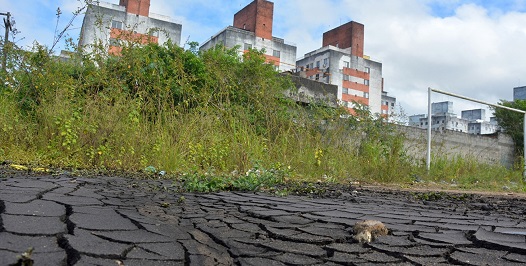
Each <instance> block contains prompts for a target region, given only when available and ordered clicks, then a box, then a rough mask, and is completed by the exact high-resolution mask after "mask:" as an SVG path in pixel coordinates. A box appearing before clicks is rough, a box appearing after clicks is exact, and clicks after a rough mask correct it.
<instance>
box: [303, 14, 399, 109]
mask: <svg viewBox="0 0 526 266" xmlns="http://www.w3.org/2000/svg"><path fill="white" fill-rule="evenodd" d="M296 71H297V72H299V73H300V75H301V76H305V77H307V78H310V79H313V80H316V81H320V82H324V83H328V84H334V85H337V86H338V100H339V101H340V104H342V105H343V106H345V107H347V108H348V109H349V111H350V112H351V113H352V110H353V108H354V102H357V103H360V104H364V105H367V106H368V107H369V109H370V111H371V113H373V114H382V115H388V114H390V113H392V112H393V111H394V108H395V105H396V98H394V97H392V96H388V95H387V92H385V91H384V89H383V84H384V80H383V77H382V63H380V62H377V61H374V60H371V59H370V57H368V56H366V55H364V25H363V24H360V23H357V22H354V21H351V22H349V23H346V24H344V25H341V26H339V27H337V28H334V29H332V30H330V31H327V32H325V33H324V34H323V42H322V48H319V49H317V50H315V51H312V52H310V53H307V54H305V56H304V57H303V58H301V59H299V60H297V61H296Z"/></svg>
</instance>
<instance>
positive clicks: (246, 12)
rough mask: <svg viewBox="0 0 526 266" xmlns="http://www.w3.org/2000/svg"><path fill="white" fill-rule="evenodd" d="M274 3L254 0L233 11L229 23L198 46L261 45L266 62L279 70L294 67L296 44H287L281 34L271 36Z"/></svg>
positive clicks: (208, 47)
mask: <svg viewBox="0 0 526 266" xmlns="http://www.w3.org/2000/svg"><path fill="white" fill-rule="evenodd" d="M273 21H274V3H273V2H270V1H267V0H254V1H252V2H251V3H250V4H248V5H247V6H246V7H244V8H243V9H241V10H240V11H239V12H237V13H236V14H235V15H234V23H233V26H228V27H226V28H225V29H223V30H222V31H220V32H219V33H218V34H216V35H215V36H212V38H210V40H208V41H206V42H205V43H204V44H203V45H202V46H201V48H200V49H201V50H208V49H211V48H213V47H215V46H216V45H219V44H221V45H224V46H225V47H228V48H232V47H235V46H239V47H240V53H243V52H246V51H248V49H251V48H252V49H258V50H261V49H265V57H266V58H267V62H269V63H272V64H274V65H275V66H276V68H277V69H279V70H280V71H287V70H291V69H295V68H296V46H295V45H292V44H287V43H285V41H284V40H283V39H281V38H277V37H274V36H273V34H272V26H273Z"/></svg>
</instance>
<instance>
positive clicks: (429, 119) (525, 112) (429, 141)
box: [427, 87, 526, 178]
mask: <svg viewBox="0 0 526 266" xmlns="http://www.w3.org/2000/svg"><path fill="white" fill-rule="evenodd" d="M432 92H436V93H441V94H445V95H448V96H452V97H456V98H459V99H463V100H467V101H471V102H476V103H481V104H485V105H489V106H493V107H495V108H502V109H506V110H510V111H514V112H517V113H521V114H524V121H523V123H524V127H523V134H524V153H525V156H524V169H523V177H525V178H526V111H523V110H519V109H515V108H510V107H507V106H503V105H500V104H493V103H487V102H483V101H480V100H476V99H472V98H468V97H465V96H462V95H457V94H454V93H451V92H446V91H441V90H437V89H432V88H431V87H429V88H428V95H427V172H428V173H429V171H430V169H431V122H432V120H431V93H432Z"/></svg>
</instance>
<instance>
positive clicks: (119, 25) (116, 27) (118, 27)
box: [111, 20, 122, 30]
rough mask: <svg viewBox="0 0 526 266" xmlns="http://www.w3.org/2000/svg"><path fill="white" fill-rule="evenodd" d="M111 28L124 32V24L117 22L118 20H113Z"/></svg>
mask: <svg viewBox="0 0 526 266" xmlns="http://www.w3.org/2000/svg"><path fill="white" fill-rule="evenodd" d="M111 27H112V28H114V29H120V30H122V22H120V21H117V20H112V21H111Z"/></svg>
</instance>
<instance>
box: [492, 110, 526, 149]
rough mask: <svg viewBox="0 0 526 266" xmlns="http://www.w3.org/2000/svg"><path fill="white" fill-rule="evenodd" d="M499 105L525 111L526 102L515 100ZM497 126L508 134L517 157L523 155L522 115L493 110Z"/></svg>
mask: <svg viewBox="0 0 526 266" xmlns="http://www.w3.org/2000/svg"><path fill="white" fill-rule="evenodd" d="M499 104H500V105H504V106H508V107H511V108H515V109H519V110H526V100H515V101H512V102H508V101H502V102H501V103H499ZM493 114H494V115H495V117H496V119H497V122H498V123H499V126H501V127H502V129H503V130H504V131H505V132H506V134H508V135H509V136H510V137H511V138H512V139H513V142H514V143H515V152H516V153H517V155H523V154H524V115H523V114H521V113H517V112H513V111H509V110H506V109H502V108H495V109H494V113H493Z"/></svg>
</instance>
